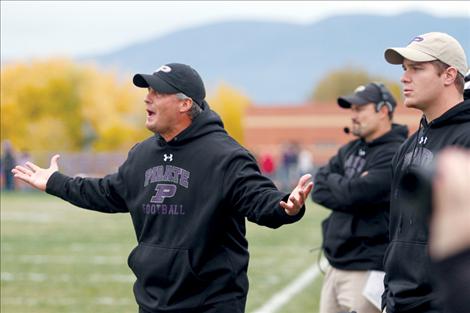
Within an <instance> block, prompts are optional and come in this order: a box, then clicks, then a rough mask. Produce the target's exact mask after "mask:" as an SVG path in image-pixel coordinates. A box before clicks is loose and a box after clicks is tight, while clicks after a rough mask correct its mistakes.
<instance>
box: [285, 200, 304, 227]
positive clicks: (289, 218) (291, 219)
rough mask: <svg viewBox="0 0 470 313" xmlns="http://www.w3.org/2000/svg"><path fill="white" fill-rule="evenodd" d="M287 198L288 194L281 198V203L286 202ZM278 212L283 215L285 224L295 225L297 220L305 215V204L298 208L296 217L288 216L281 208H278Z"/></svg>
mask: <svg viewBox="0 0 470 313" xmlns="http://www.w3.org/2000/svg"><path fill="white" fill-rule="evenodd" d="M289 196H290V194H287V195H285V196H284V197H283V198H282V201H284V202H287V201H288V200H289ZM279 208H280V210H281V212H282V213H281V214H282V215H283V219H284V220H285V221H286V224H290V223H295V222H297V221H298V220H300V219H301V218H302V217H303V216H304V214H305V204H304V205H303V206H302V207H301V208H300V210H299V212H298V213H297V214H296V215H289V214H287V213H286V211H285V210H284V208H282V207H281V206H280V207H279Z"/></svg>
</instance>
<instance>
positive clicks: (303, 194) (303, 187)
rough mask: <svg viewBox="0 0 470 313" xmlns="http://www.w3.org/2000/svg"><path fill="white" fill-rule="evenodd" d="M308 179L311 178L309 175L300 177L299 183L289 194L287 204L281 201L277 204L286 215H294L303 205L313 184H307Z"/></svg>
mask: <svg viewBox="0 0 470 313" xmlns="http://www.w3.org/2000/svg"><path fill="white" fill-rule="evenodd" d="M310 178H312V175H310V174H305V175H304V176H302V177H300V179H299V183H298V184H297V186H296V187H295V188H294V190H293V191H292V192H291V194H290V196H289V199H288V200H287V202H284V201H281V202H280V203H279V205H280V206H281V207H282V208H283V209H284V211H286V213H287V214H288V215H296V214H297V213H299V211H300V209H301V208H302V206H303V205H304V204H305V199H307V197H308V194H309V193H310V191H312V188H313V182H309V180H310Z"/></svg>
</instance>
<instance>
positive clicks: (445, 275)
mask: <svg viewBox="0 0 470 313" xmlns="http://www.w3.org/2000/svg"><path fill="white" fill-rule="evenodd" d="M434 268H435V269H436V273H437V278H438V285H437V287H438V289H437V291H438V292H440V293H441V294H442V296H443V297H442V298H443V303H444V309H445V310H444V312H445V313H468V312H470V247H468V248H467V249H466V250H463V251H460V252H458V253H456V254H454V255H452V256H449V257H447V258H445V259H443V260H440V261H439V262H436V263H434Z"/></svg>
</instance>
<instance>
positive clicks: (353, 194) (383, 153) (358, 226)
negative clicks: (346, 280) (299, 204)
mask: <svg viewBox="0 0 470 313" xmlns="http://www.w3.org/2000/svg"><path fill="white" fill-rule="evenodd" d="M407 135H408V129H407V128H406V126H401V125H396V124H393V125H392V129H391V130H390V131H389V132H387V133H386V134H384V135H383V136H381V137H379V138H377V139H375V140H373V141H371V142H365V141H364V140H363V139H357V140H354V141H351V142H349V143H348V144H346V145H345V146H343V147H341V148H340V150H339V151H338V153H337V155H336V156H334V157H333V158H332V159H331V160H330V162H329V163H328V165H326V166H324V167H322V168H320V169H319V171H318V172H317V174H316V175H315V180H314V181H315V186H314V189H313V192H312V199H313V201H315V202H317V203H319V204H321V205H323V206H324V207H326V208H328V209H331V210H332V212H331V214H330V215H329V217H328V218H327V219H326V220H324V221H323V223H322V228H323V250H324V253H325V256H326V258H327V259H328V261H329V263H330V264H331V265H332V266H333V267H335V268H338V269H343V270H383V255H384V253H385V249H386V246H387V244H388V214H389V210H388V209H389V197H390V182H391V175H392V171H391V166H390V165H391V162H392V158H393V155H394V154H395V152H396V151H397V149H398V148H399V147H400V145H401V144H402V143H403V141H405V139H406V137H407Z"/></svg>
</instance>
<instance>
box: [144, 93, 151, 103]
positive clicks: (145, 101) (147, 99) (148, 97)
mask: <svg viewBox="0 0 470 313" xmlns="http://www.w3.org/2000/svg"><path fill="white" fill-rule="evenodd" d="M144 103H145V104H151V103H152V101H151V100H150V93H147V95H146V96H145V98H144Z"/></svg>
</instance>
